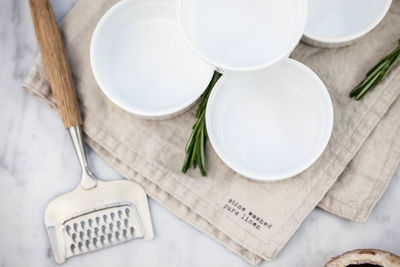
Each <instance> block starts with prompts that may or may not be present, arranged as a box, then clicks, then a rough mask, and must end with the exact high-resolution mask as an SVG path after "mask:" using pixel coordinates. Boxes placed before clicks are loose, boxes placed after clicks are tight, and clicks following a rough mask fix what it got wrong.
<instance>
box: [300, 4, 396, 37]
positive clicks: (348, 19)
mask: <svg viewBox="0 0 400 267" xmlns="http://www.w3.org/2000/svg"><path fill="white" fill-rule="evenodd" d="M390 4H391V0H309V3H308V19H307V25H306V29H305V32H304V34H305V35H306V36H307V37H309V38H312V39H315V40H320V41H325V42H332V43H335V42H348V41H351V40H353V39H356V38H358V37H360V36H361V35H363V34H365V33H367V32H368V31H370V30H371V29H372V28H374V27H375V26H376V25H377V24H378V23H379V22H380V21H381V20H382V18H383V17H384V15H385V14H386V12H387V10H388V9H389V7H390Z"/></svg>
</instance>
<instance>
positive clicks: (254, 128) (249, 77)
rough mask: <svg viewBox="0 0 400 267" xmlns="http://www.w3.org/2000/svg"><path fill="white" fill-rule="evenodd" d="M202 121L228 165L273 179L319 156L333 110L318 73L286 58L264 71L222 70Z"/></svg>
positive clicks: (298, 169) (245, 173)
mask: <svg viewBox="0 0 400 267" xmlns="http://www.w3.org/2000/svg"><path fill="white" fill-rule="evenodd" d="M206 124H207V132H208V135H209V138H210V141H211V144H212V146H213V147H214V149H215V151H216V152H217V154H218V155H219V156H220V158H221V159H222V160H223V161H224V162H225V163H226V164H227V165H228V166H229V167H231V168H232V169H233V170H235V171H236V172H238V173H240V174H241V175H243V176H245V177H248V178H252V179H257V180H264V181H273V180H280V179H285V178H289V177H292V176H294V175H296V174H298V173H300V172H302V171H304V170H305V169H307V168H308V167H309V166H310V165H311V164H312V163H314V162H315V161H316V160H317V159H318V157H319V156H320V155H321V154H322V152H323V151H324V149H325V147H326V145H327V144H328V141H329V138H330V135H331V132H332V127H333V109H332V103H331V100H330V97H329V94H328V91H327V89H326V87H325V85H324V84H323V82H322V81H321V80H320V79H319V78H318V76H317V75H316V74H315V73H314V72H312V71H311V70H310V69H309V68H308V67H306V66H305V65H303V64H302V63H299V62H297V61H295V60H292V59H285V60H283V61H281V62H280V63H278V64H276V65H274V66H271V67H270V68H268V69H265V70H260V71H255V72H243V73H231V72H228V73H226V74H224V75H223V76H222V78H221V79H220V80H219V81H218V83H217V84H216V86H215V88H214V90H213V91H212V93H211V95H210V98H209V102H208V107H207V111H206Z"/></svg>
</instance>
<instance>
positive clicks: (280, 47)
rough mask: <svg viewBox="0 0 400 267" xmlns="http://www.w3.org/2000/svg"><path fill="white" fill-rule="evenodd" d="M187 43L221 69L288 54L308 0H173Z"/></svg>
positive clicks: (245, 67)
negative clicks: (175, 3) (176, 5)
mask: <svg viewBox="0 0 400 267" xmlns="http://www.w3.org/2000/svg"><path fill="white" fill-rule="evenodd" d="M177 12H178V18H179V21H180V25H181V28H182V30H183V33H184V35H185V38H186V39H187V41H188V43H189V44H190V46H191V47H192V48H193V49H194V51H195V52H196V53H197V54H198V55H199V56H201V57H202V58H203V59H204V60H206V61H207V62H209V63H210V64H212V65H213V66H215V67H216V68H217V69H219V70H220V71H223V70H231V71H249V70H256V69H261V68H265V67H268V66H270V65H272V64H274V63H276V62H278V61H280V60H281V59H283V58H285V57H287V56H288V55H289V54H290V53H291V52H292V51H293V49H294V48H295V46H296V45H297V44H298V42H299V41H300V38H301V37H302V35H303V31H304V27H305V23H306V18H307V0H279V1H278V0H252V1H244V0H218V1H215V0H178V8H177Z"/></svg>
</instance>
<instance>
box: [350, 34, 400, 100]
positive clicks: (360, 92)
mask: <svg viewBox="0 0 400 267" xmlns="http://www.w3.org/2000/svg"><path fill="white" fill-rule="evenodd" d="M399 58H400V40H399V41H398V46H397V48H396V49H394V50H393V51H392V52H390V54H389V55H387V56H386V57H385V58H383V59H382V60H381V61H380V62H379V63H378V64H377V65H376V66H375V67H373V68H372V69H371V70H370V71H369V72H368V73H367V75H366V77H365V80H363V81H362V82H360V83H359V84H358V85H357V86H356V88H354V89H353V91H351V93H350V98H354V99H355V100H360V99H361V98H363V97H364V96H365V94H366V93H368V92H369V91H370V90H372V89H373V88H374V87H375V86H376V85H377V84H378V83H379V82H381V81H382V80H383V79H384V78H385V77H386V76H387V74H388V73H389V71H390V70H391V69H392V68H393V66H394V65H395V63H396V62H397V60H398V59H399Z"/></svg>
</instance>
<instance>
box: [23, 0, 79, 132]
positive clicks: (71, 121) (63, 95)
mask: <svg viewBox="0 0 400 267" xmlns="http://www.w3.org/2000/svg"><path fill="white" fill-rule="evenodd" d="M29 5H30V8H31V14H32V19H33V24H34V27H35V32H36V38H37V40H38V43H39V47H40V50H41V53H42V58H43V63H44V66H45V69H46V73H47V77H48V79H49V82H50V86H51V90H52V92H53V95H54V97H55V99H56V101H57V106H58V110H59V112H60V115H61V118H62V120H63V123H64V126H65V127H66V128H70V127H72V126H77V125H82V117H81V113H80V111H79V106H78V100H77V96H76V91H75V88H74V84H73V80H72V75H71V70H70V68H69V64H68V58H67V54H66V52H65V48H64V44H63V41H62V38H61V33H60V30H59V28H58V24H57V21H56V18H55V16H54V12H53V9H52V7H51V4H50V2H49V0H29Z"/></svg>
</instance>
